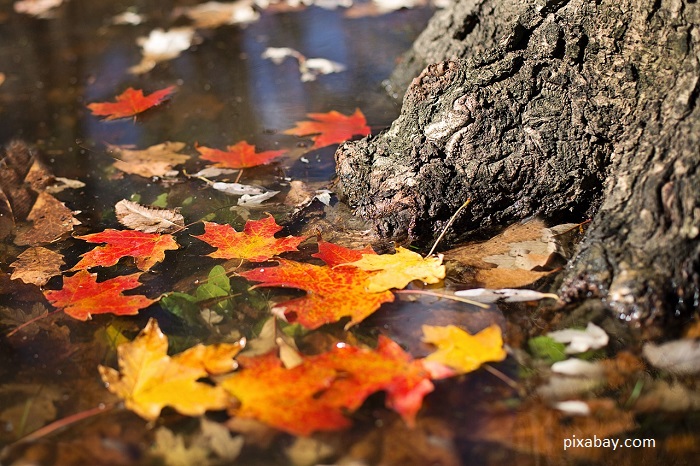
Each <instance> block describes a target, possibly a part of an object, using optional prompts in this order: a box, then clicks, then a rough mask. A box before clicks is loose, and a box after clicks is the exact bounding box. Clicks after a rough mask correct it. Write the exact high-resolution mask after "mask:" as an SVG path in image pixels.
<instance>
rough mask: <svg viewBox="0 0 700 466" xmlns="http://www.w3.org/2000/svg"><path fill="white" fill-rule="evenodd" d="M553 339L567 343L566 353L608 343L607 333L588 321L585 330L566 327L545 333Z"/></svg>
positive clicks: (581, 351) (578, 351) (595, 347)
mask: <svg viewBox="0 0 700 466" xmlns="http://www.w3.org/2000/svg"><path fill="white" fill-rule="evenodd" d="M547 336H548V337H550V338H551V339H552V340H554V341H558V342H559V343H568V346H567V347H566V353H567V354H576V353H584V352H586V351H588V350H595V349H598V348H603V347H605V346H606V345H607V344H608V340H609V337H608V334H607V333H605V330H603V329H602V328H600V327H598V326H597V325H596V324H594V323H593V322H589V323H588V325H587V326H586V330H578V329H566V330H558V331H556V332H549V333H548V334H547Z"/></svg>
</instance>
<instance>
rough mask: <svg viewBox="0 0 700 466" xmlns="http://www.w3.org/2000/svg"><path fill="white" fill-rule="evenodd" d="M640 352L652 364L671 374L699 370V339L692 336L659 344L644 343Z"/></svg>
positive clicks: (694, 372) (690, 372)
mask: <svg viewBox="0 0 700 466" xmlns="http://www.w3.org/2000/svg"><path fill="white" fill-rule="evenodd" d="M642 354H643V355H644V358H645V359H646V360H647V361H649V363H650V364H651V365H652V366H654V367H656V368H657V369H661V370H664V371H667V372H670V373H671V374H677V375H686V374H697V373H698V372H700V341H698V340H696V339H694V338H684V339H681V340H673V341H669V342H666V343H662V344H660V345H657V344H655V343H645V344H644V347H643V348H642Z"/></svg>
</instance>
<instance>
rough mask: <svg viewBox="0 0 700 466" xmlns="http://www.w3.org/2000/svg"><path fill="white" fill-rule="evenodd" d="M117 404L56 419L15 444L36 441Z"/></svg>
mask: <svg viewBox="0 0 700 466" xmlns="http://www.w3.org/2000/svg"><path fill="white" fill-rule="evenodd" d="M116 405H117V404H116V403H109V404H100V406H97V407H96V408H91V409H87V410H85V411H81V412H79V413H75V414H72V415H70V416H68V417H64V418H63V419H58V420H56V421H54V422H52V423H51V424H47V425H45V426H44V427H42V428H41V429H39V430H35V431H34V432H32V433H31V434H29V435H27V436H25V437H22V438H21V439H19V440H18V441H17V442H16V443H19V442H28V441H33V440H38V439H40V438H42V437H45V436H47V435H49V434H51V433H52V432H54V431H56V430H58V429H62V428H63V427H67V426H69V425H71V424H75V423H76V422H78V421H82V420H83V419H87V418H90V417H92V416H96V415H98V414H100V413H103V412H107V411H109V410H111V409H113V408H114V407H115V406H116Z"/></svg>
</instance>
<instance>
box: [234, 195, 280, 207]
mask: <svg viewBox="0 0 700 466" xmlns="http://www.w3.org/2000/svg"><path fill="white" fill-rule="evenodd" d="M279 193H280V192H279V191H268V192H266V193H262V194H244V195H242V196H241V197H240V198H239V199H238V200H237V201H236V205H239V206H259V205H261V204H262V203H263V202H265V201H267V200H268V199H272V198H273V197H275V196H276V195H278V194H279Z"/></svg>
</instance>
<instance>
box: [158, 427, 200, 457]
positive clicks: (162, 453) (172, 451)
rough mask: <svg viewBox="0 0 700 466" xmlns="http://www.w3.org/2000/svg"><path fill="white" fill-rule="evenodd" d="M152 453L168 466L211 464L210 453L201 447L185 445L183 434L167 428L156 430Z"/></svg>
mask: <svg viewBox="0 0 700 466" xmlns="http://www.w3.org/2000/svg"><path fill="white" fill-rule="evenodd" d="M152 453H153V454H154V455H156V456H159V457H161V458H162V459H163V462H164V463H165V464H166V465H167V466H188V465H191V464H201V465H205V464H210V463H209V451H208V450H207V449H206V448H204V447H202V446H200V445H189V446H188V445H185V439H184V437H183V436H182V435H181V434H175V433H173V431H172V430H170V429H168V428H166V427H159V428H158V429H157V430H156V434H155V442H154V444H153V449H152Z"/></svg>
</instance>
